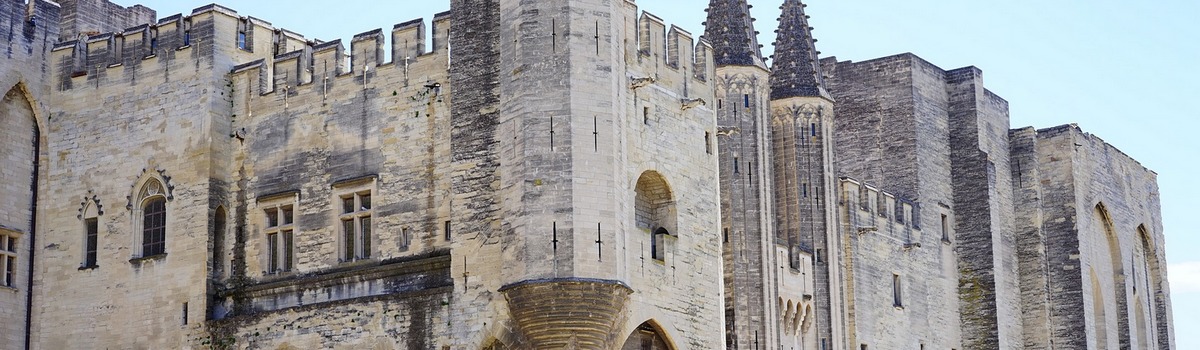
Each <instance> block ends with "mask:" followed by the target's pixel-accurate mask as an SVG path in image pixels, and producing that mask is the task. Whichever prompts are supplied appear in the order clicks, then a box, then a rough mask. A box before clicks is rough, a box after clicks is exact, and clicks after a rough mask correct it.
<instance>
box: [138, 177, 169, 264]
mask: <svg viewBox="0 0 1200 350" xmlns="http://www.w3.org/2000/svg"><path fill="white" fill-rule="evenodd" d="M137 199H138V200H137V201H136V202H134V203H135V205H136V207H134V208H133V209H134V215H133V217H134V225H136V226H135V230H134V232H135V238H136V239H137V240H138V244H137V245H136V246H139V247H141V251H140V253H141V254H140V255H139V257H141V258H148V257H155V256H159V255H163V254H166V253H167V194H166V191H165V189H164V188H163V185H162V182H161V181H159V180H158V179H157V178H154V177H152V178H149V179H146V180H144V182H143V183H142V186H141V191H139V192H138V196H137Z"/></svg>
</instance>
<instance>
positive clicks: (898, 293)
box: [892, 274, 904, 307]
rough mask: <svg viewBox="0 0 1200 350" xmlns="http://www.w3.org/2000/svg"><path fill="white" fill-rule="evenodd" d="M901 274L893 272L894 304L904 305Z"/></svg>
mask: <svg viewBox="0 0 1200 350" xmlns="http://www.w3.org/2000/svg"><path fill="white" fill-rule="evenodd" d="M900 283H901V281H900V275H899V274H892V306H895V307H903V306H904V295H903V290H904V289H903V286H901V285H900Z"/></svg>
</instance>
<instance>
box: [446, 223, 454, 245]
mask: <svg viewBox="0 0 1200 350" xmlns="http://www.w3.org/2000/svg"><path fill="white" fill-rule="evenodd" d="M444 232H446V241H450V238H451V237H453V236H451V235H450V221H446V227H445V228H444Z"/></svg>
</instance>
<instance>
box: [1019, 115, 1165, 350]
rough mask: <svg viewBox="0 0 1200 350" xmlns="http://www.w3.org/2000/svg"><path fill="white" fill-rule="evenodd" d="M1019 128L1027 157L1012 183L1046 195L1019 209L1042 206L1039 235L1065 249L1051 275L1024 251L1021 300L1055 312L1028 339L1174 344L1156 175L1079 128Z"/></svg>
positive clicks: (1094, 344)
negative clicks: (1031, 265) (1033, 265)
mask: <svg viewBox="0 0 1200 350" xmlns="http://www.w3.org/2000/svg"><path fill="white" fill-rule="evenodd" d="M1013 135H1014V137H1016V138H1015V139H1020V140H1022V141H1021V142H1020V144H1021V145H1023V146H1022V147H1020V148H1016V147H1014V158H1019V159H1021V160H1022V162H1021V167H1020V169H1021V170H1020V172H1017V173H1014V181H1020V182H1021V183H1022V185H1021V186H1022V187H1030V186H1032V187H1033V189H1031V190H1036V191H1039V192H1040V193H1041V195H1040V196H1038V197H1029V196H1025V197H1023V198H1022V200H1021V201H1020V202H1019V203H1018V207H1021V206H1029V207H1035V208H1037V210H1038V211H1040V212H1041V213H1042V216H1041V218H1040V222H1041V229H1040V230H1041V232H1044V234H1042V235H1041V236H1035V238H1034V239H1038V240H1044V241H1045V242H1046V243H1045V244H1046V246H1048V247H1065V248H1060V249H1047V250H1046V251H1045V253H1044V254H1045V259H1046V260H1045V262H1044V263H1045V266H1046V269H1045V271H1046V274H1041V273H1040V271H1038V270H1037V269H1031V268H1028V267H1026V266H1025V265H1027V262H1026V261H1025V259H1033V258H1036V257H1037V255H1036V254H1031V253H1036V252H1022V254H1021V256H1022V261H1021V264H1022V274H1023V275H1022V280H1023V282H1022V289H1023V290H1022V294H1023V298H1025V299H1027V300H1026V301H1025V302H1026V303H1029V302H1031V301H1036V302H1037V303H1039V304H1042V305H1047V306H1046V307H1045V309H1046V311H1043V312H1044V314H1048V316H1044V317H1041V319H1044V320H1046V321H1042V322H1043V324H1048V327H1045V326H1043V327H1044V328H1041V329H1038V330H1026V332H1025V334H1026V340H1025V342H1026V343H1027V344H1033V345H1032V346H1035V347H1038V348H1048V347H1049V346H1050V344H1053V346H1054V347H1063V346H1067V347H1080V348H1083V347H1087V348H1107V349H1114V348H1138V349H1141V348H1151V347H1153V348H1173V347H1174V341H1173V332H1174V331H1173V329H1172V327H1171V322H1170V320H1171V314H1170V302H1169V299H1170V298H1169V297H1170V295H1169V291H1168V290H1169V289H1168V286H1167V285H1166V272H1165V270H1164V269H1162V264H1163V262H1164V261H1165V260H1164V259H1165V257H1164V256H1163V251H1164V248H1163V234H1162V232H1161V231H1162V228H1161V227H1162V223H1161V221H1160V219H1159V217H1160V216H1159V212H1160V209H1159V199H1158V185H1157V180H1156V178H1157V175H1156V174H1154V173H1153V172H1152V171H1150V170H1147V169H1146V168H1144V167H1143V166H1142V165H1141V164H1139V163H1137V161H1135V160H1133V159H1131V158H1129V157H1128V156H1126V155H1125V154H1124V153H1121V152H1120V151H1119V150H1117V149H1116V148H1115V147H1113V146H1111V145H1109V144H1107V143H1105V142H1104V141H1103V140H1101V139H1099V138H1098V137H1095V136H1093V135H1091V134H1086V133H1084V132H1082V131H1081V130H1080V129H1079V128H1078V127H1077V126H1074V125H1064V126H1060V127H1055V128H1049V129H1042V130H1036V131H1035V130H1033V129H1021V130H1018V131H1013ZM1015 144H1017V143H1016V142H1014V145H1015ZM1026 180H1035V181H1036V182H1034V183H1033V184H1025V183H1024V181H1026ZM1021 239H1023V240H1025V239H1027V238H1025V237H1022V238H1021ZM1027 272H1028V274H1026V273H1027ZM1043 279H1044V280H1045V281H1046V282H1044V284H1045V286H1044V287H1043V285H1042V284H1043V282H1040V281H1041V280H1043ZM1097 287H1098V288H1097ZM1042 288H1045V290H1047V291H1049V293H1040V292H1039V289H1042ZM1034 305H1038V304H1034ZM1026 318H1027V319H1028V318H1029V316H1026ZM1026 327H1030V325H1026Z"/></svg>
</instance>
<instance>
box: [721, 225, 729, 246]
mask: <svg viewBox="0 0 1200 350" xmlns="http://www.w3.org/2000/svg"><path fill="white" fill-rule="evenodd" d="M721 236H722V237H724V238H723V239H722V240H723V241H724V242H725V243H729V228H728V227H726V228H724V231H723V232H722V235H721Z"/></svg>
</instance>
